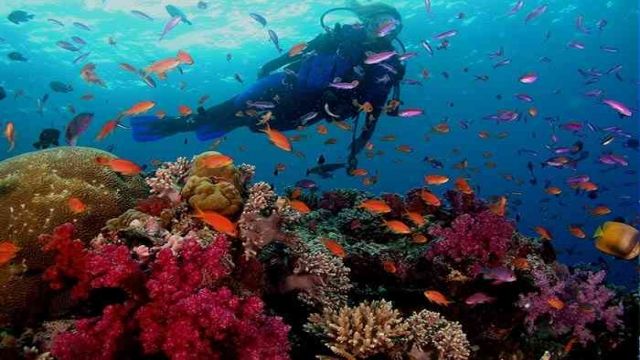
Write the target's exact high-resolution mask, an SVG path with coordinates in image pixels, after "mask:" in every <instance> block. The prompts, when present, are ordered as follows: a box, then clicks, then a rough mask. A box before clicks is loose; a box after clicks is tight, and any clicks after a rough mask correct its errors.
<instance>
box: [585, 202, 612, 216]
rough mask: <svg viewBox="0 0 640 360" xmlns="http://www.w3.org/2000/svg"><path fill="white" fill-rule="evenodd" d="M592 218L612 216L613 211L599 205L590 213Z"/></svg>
mask: <svg viewBox="0 0 640 360" xmlns="http://www.w3.org/2000/svg"><path fill="white" fill-rule="evenodd" d="M589 212H590V213H591V216H603V215H608V214H611V209H609V208H608V207H606V206H604V205H598V206H596V207H594V208H593V209H591V210H590V211H589Z"/></svg>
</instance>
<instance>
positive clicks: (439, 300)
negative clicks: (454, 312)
mask: <svg viewBox="0 0 640 360" xmlns="http://www.w3.org/2000/svg"><path fill="white" fill-rule="evenodd" d="M423 294H424V296H425V297H426V298H427V300H429V301H431V302H432V303H434V304H438V305H442V306H448V305H449V304H450V303H451V302H452V301H451V300H449V299H447V297H446V296H444V295H443V294H442V293H441V292H439V291H437V290H425V291H424V293H423Z"/></svg>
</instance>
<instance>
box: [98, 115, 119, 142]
mask: <svg viewBox="0 0 640 360" xmlns="http://www.w3.org/2000/svg"><path fill="white" fill-rule="evenodd" d="M119 123H120V122H119V121H118V120H109V121H107V122H106V123H105V124H104V125H103V126H102V129H100V132H99V133H98V135H97V136H96V140H97V141H100V140H102V139H104V138H106V137H107V136H109V134H111V133H112V132H113V130H114V129H115V128H116V126H118V124H119Z"/></svg>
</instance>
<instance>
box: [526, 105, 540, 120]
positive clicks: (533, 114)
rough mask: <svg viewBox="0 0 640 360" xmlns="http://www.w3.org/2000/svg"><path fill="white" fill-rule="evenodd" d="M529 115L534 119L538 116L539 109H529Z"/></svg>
mask: <svg viewBox="0 0 640 360" xmlns="http://www.w3.org/2000/svg"><path fill="white" fill-rule="evenodd" d="M528 113H529V116H531V117H532V118H534V117H536V116H538V109H536V108H534V107H532V108H529V111H528Z"/></svg>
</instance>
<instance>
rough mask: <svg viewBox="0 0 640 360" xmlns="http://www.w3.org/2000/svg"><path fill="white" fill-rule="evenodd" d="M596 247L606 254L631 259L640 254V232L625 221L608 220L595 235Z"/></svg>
mask: <svg viewBox="0 0 640 360" xmlns="http://www.w3.org/2000/svg"><path fill="white" fill-rule="evenodd" d="M593 237H594V238H595V239H596V243H595V245H596V248H597V249H598V250H600V251H602V252H603V253H605V254H609V255H613V256H617V257H619V258H622V259H626V260H631V259H633V258H636V257H638V254H640V232H638V230H637V229H635V228H634V227H632V226H629V225H627V224H624V223H620V222H615V221H607V222H605V223H604V224H602V226H600V227H599V228H598V229H596V233H595V234H594V235H593Z"/></svg>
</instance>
